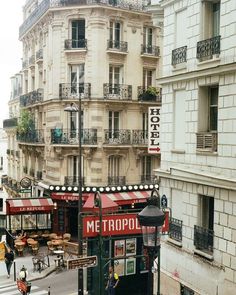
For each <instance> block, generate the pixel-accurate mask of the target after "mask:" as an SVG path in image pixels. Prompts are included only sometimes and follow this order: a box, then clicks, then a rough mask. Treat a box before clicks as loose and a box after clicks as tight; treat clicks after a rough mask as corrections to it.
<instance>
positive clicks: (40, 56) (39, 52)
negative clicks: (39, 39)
mask: <svg viewBox="0 0 236 295" xmlns="http://www.w3.org/2000/svg"><path fill="white" fill-rule="evenodd" d="M39 59H43V49H42V48H41V49H39V50H38V51H37V52H36V61H37V60H39Z"/></svg>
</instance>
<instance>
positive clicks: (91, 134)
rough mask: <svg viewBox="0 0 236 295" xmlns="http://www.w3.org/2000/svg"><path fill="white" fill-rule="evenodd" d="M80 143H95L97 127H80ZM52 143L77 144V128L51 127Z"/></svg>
mask: <svg viewBox="0 0 236 295" xmlns="http://www.w3.org/2000/svg"><path fill="white" fill-rule="evenodd" d="M81 132H82V134H81V144H85V145H95V144H97V129H82V130H81ZM51 143H52V144H76V145H78V144H79V129H74V130H71V129H60V128H54V129H51Z"/></svg>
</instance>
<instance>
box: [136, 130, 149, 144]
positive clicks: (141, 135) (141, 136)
mask: <svg viewBox="0 0 236 295" xmlns="http://www.w3.org/2000/svg"><path fill="white" fill-rule="evenodd" d="M132 144H145V145H146V144H148V131H147V130H132Z"/></svg>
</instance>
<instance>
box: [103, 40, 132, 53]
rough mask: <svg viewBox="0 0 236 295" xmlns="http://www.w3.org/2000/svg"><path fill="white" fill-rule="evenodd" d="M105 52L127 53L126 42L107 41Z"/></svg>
mask: <svg viewBox="0 0 236 295" xmlns="http://www.w3.org/2000/svg"><path fill="white" fill-rule="evenodd" d="M107 50H111V51H112V52H122V53H127V51H128V42H124V41H117V40H107Z"/></svg>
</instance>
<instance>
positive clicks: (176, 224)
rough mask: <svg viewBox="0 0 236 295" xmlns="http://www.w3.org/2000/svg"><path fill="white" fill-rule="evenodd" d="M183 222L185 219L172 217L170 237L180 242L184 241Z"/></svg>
mask: <svg viewBox="0 0 236 295" xmlns="http://www.w3.org/2000/svg"><path fill="white" fill-rule="evenodd" d="M182 224H183V221H182V220H179V219H176V218H173V217H170V227H169V237H170V238H171V239H173V240H176V241H178V242H181V241H182Z"/></svg>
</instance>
